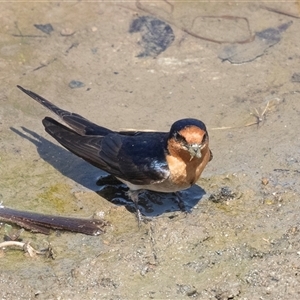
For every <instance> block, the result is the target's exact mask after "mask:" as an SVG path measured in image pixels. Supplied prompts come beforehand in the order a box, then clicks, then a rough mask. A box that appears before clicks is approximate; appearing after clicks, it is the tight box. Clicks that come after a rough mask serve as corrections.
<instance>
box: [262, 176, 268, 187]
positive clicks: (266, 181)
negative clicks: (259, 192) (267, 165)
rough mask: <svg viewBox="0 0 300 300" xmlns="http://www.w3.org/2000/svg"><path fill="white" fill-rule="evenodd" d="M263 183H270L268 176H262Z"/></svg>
mask: <svg viewBox="0 0 300 300" xmlns="http://www.w3.org/2000/svg"><path fill="white" fill-rule="evenodd" d="M261 183H262V184H263V185H267V184H268V183H269V179H268V178H266V177H264V178H262V180H261Z"/></svg>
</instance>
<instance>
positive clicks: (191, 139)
mask: <svg viewBox="0 0 300 300" xmlns="http://www.w3.org/2000/svg"><path fill="white" fill-rule="evenodd" d="M179 133H180V135H182V136H183V137H184V138H185V140H186V141H187V142H188V143H189V144H201V143H202V140H203V137H204V135H205V133H206V132H205V131H204V130H202V129H200V128H199V127H197V126H188V127H185V128H183V129H182V130H180V132H179Z"/></svg>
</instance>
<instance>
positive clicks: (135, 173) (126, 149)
mask: <svg viewBox="0 0 300 300" xmlns="http://www.w3.org/2000/svg"><path fill="white" fill-rule="evenodd" d="M43 124H44V126H45V130H46V131H47V132H48V133H49V134H50V135H51V136H52V137H54V138H55V139H56V140H57V141H58V142H59V143H60V144H61V145H63V146H64V147H65V148H67V149H68V150H70V151H71V152H72V153H74V154H76V155H77V156H79V157H81V158H83V159H84V160H86V161H87V162H89V163H90V164H92V165H94V166H96V167H98V168H100V169H102V170H104V171H106V172H108V173H110V174H112V175H114V176H116V177H119V178H121V179H124V180H126V181H129V182H131V183H132V184H137V185H142V184H150V183H155V182H160V181H163V180H164V179H166V178H167V177H168V176H169V169H168V165H167V162H166V159H165V150H164V149H165V144H166V138H167V135H166V134H165V133H143V134H139V135H138V136H127V135H121V134H118V133H109V134H108V135H106V136H104V137H103V136H88V135H86V136H82V135H79V134H78V133H76V132H74V131H73V130H71V129H70V128H68V127H66V126H64V125H62V124H60V123H59V122H57V121H55V120H53V119H52V118H49V117H46V118H45V119H44V120H43Z"/></svg>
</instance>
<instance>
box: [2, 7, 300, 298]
mask: <svg viewBox="0 0 300 300" xmlns="http://www.w3.org/2000/svg"><path fill="white" fill-rule="evenodd" d="M0 15H1V18H0V24H1V26H0V28H1V30H0V35H1V43H0V67H1V88H0V89H1V91H0V201H1V203H2V205H4V206H5V207H10V208H13V209H17V210H27V211H32V212H37V213H44V214H53V215H60V216H68V217H79V218H94V217H96V218H97V217H101V218H103V219H105V220H106V221H107V222H108V224H109V225H107V226H106V228H105V229H106V232H105V233H103V234H101V235H99V236H86V235H83V234H75V233H70V232H58V231H53V232H52V233H51V234H50V235H49V236H46V235H43V234H34V233H31V232H29V231H24V232H22V233H21V235H20V237H18V240H19V239H21V241H22V242H26V243H27V242H29V243H30V245H32V247H34V248H35V249H38V250H43V249H45V248H47V249H49V248H51V252H52V251H53V252H52V255H50V256H45V255H34V256H32V257H31V256H29V255H28V254H26V253H24V251H22V249H20V248H17V247H16V248H11V247H6V248H5V249H2V250H1V251H0V270H1V271H0V297H1V298H2V299H82V298H83V297H84V298H85V299H168V298H170V299H188V298H192V299H270V300H271V299H272V300H273V299H297V298H298V297H299V293H300V282H299V281H300V280H299V278H300V276H299V272H300V265H299V255H300V252H299V251H300V250H299V249H300V248H299V247H300V222H299V213H298V212H299V209H300V201H299V193H300V188H299V186H300V165H299V159H300V158H299V157H300V152H299V151H300V150H299V149H300V135H299V117H300V101H299V97H300V96H299V93H300V92H299V91H300V85H299V80H297V78H298V75H297V74H299V73H300V70H299V59H300V56H299V47H300V37H299V24H298V23H299V22H300V20H299V19H300V5H299V2H295V3H289V4H285V3H268V6H262V5H261V3H260V2H259V1H257V2H251V3H250V2H248V3H240V2H239V3H237V2H228V3H222V4H221V3H217V4H216V3H190V2H180V3H178V2H174V3H173V2H172V3H171V2H168V1H161V2H155V3H152V4H150V3H149V2H147V1H145V2H144V1H137V2H130V3H129V2H122V3H121V2H120V3H114V4H111V3H83V2H69V3H63V2H61V3H58V2H53V3H47V2H46V3H45V2H43V3H22V4H21V3H2V9H1V12H0ZM79 16H80V17H79ZM134 20H144V21H143V22H142V26H141V28H140V29H141V31H138V32H137V30H136V29H137V28H136V27H134V28H135V30H133V24H134V22H137V21H134ZM153 20H159V21H155V22H154V25H153V24H152V25H151V24H150V23H151V21H153ZM149 24H150V25H149ZM155 24H156V25H155ZM282 24H289V27H288V28H285V30H284V31H283V30H282V31H280V30H279V31H280V32H279V33H280V34H279V33H278V37H277V39H276V43H273V44H272V45H271V46H270V43H269V42H268V41H266V40H264V36H260V44H259V47H258V48H259V49H258V48H256V50H257V49H258V50H259V51H260V52H259V55H256V54H255V55H254V56H255V57H254V56H253V55H252V54H253V42H254V41H255V37H256V34H257V33H261V32H266V30H269V31H268V32H274V30H275V29H277V30H278V28H282V27H280V26H281V25H282ZM140 25H141V24H140ZM156 26H157V27H156ZM272 28H273V29H272ZM133 31H135V32H133ZM145 36H146V38H145ZM232 45H237V46H236V48H238V49H245V51H244V50H243V51H241V52H239V56H238V64H235V63H234V62H233V61H232V62H230V60H224V59H220V57H219V56H220V53H222V51H224V49H225V47H230V46H232ZM247 45H248V46H249V48H247ZM147 47H148V48H147ZM251 47H252V50H251ZM226 49H229V48H226ZM248 51H249V52H248ZM247 53H251V55H252V56H251V57H254V58H253V59H248V58H249V56H247V55H246V54H247ZM245 57H246V58H245ZM16 85H21V86H23V87H25V88H27V89H30V90H32V91H35V92H36V93H38V94H40V95H42V96H43V97H45V98H46V99H49V100H50V101H52V102H53V103H55V104H57V105H58V106H60V107H62V108H64V109H66V110H69V111H72V112H76V113H79V114H81V115H82V116H85V117H87V118H88V119H90V120H92V121H93V122H95V123H98V124H101V125H103V126H106V127H108V128H111V129H114V130H123V129H129V128H133V129H153V130H156V129H157V130H160V131H162V130H165V131H167V130H169V128H170V125H171V124H172V123H173V122H174V121H175V120H177V119H180V118H185V117H191V118H197V119H200V120H202V121H203V122H205V124H206V125H207V128H208V132H209V136H210V147H211V149H212V152H213V154H214V158H213V160H212V161H211V162H210V163H209V164H208V166H207V168H206V169H205V170H204V172H203V175H202V178H201V179H200V180H199V181H198V182H197V186H196V187H193V189H192V190H189V191H185V192H183V200H184V202H185V203H186V205H187V207H188V210H189V212H187V213H184V212H182V211H181V210H180V209H179V208H178V205H177V203H176V201H175V200H174V196H173V195H166V197H165V198H164V196H163V195H160V194H159V195H155V194H151V193H150V195H148V194H145V195H143V196H142V198H143V199H142V201H141V210H142V212H143V213H144V214H145V215H146V216H148V217H152V220H151V221H149V222H147V223H145V224H142V226H141V227H140V228H139V227H138V226H137V220H136V217H135V215H134V213H133V210H132V206H131V204H130V203H129V201H128V200H127V199H126V194H125V190H124V187H122V186H121V187H119V188H121V189H117V188H118V187H115V188H116V189H114V188H111V186H113V185H106V187H103V186H102V187H101V186H99V178H102V177H103V176H105V174H104V172H102V171H100V170H98V169H96V168H94V167H92V166H90V165H89V164H88V163H85V162H84V161H82V160H81V159H79V158H77V157H75V156H74V155H72V154H71V153H69V152H68V151H66V150H65V149H63V148H61V147H60V146H59V145H58V144H57V143H56V142H55V141H54V140H53V139H51V137H50V136H48V135H47V134H46V132H44V129H43V125H42V123H41V120H42V119H43V118H44V117H45V116H47V115H50V113H49V112H48V111H47V110H45V109H44V108H43V107H41V106H39V105H38V104H37V103H36V102H34V101H33V100H31V99H29V98H28V97H26V96H25V95H24V94H22V93H21V92H20V91H19V90H18V89H17V88H16ZM52 117H53V116H52ZM97 183H98V184H97ZM7 230H8V227H7V226H6V225H5V224H4V223H3V224H2V226H1V229H0V234H1V236H0V237H1V239H2V240H3V239H4V237H5V236H12V235H13V234H12V233H11V232H7ZM14 230H18V228H17V227H16V228H15V229H14Z"/></svg>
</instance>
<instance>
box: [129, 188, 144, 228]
mask: <svg viewBox="0 0 300 300" xmlns="http://www.w3.org/2000/svg"><path fill="white" fill-rule="evenodd" d="M140 192H141V190H136V191H131V190H129V191H128V192H127V195H128V197H129V198H130V200H131V201H132V202H133V203H134V206H135V210H136V216H137V219H138V225H139V227H140V226H141V223H142V221H143V219H144V218H143V216H142V213H141V211H140V209H139V193H140Z"/></svg>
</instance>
